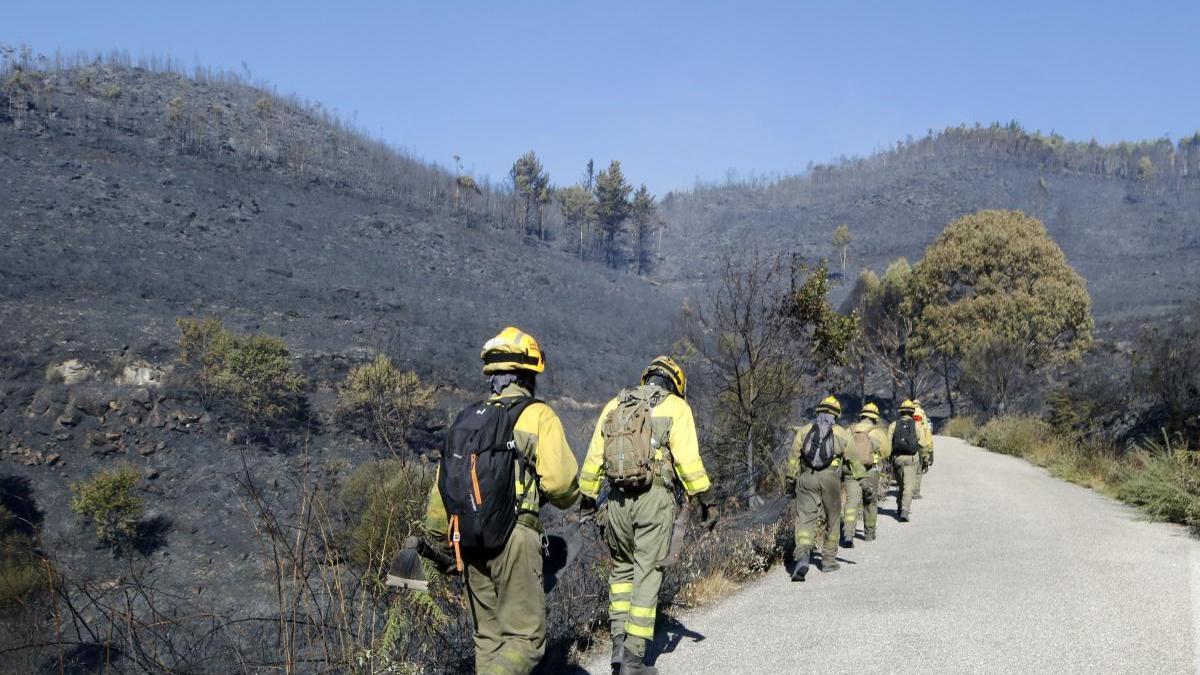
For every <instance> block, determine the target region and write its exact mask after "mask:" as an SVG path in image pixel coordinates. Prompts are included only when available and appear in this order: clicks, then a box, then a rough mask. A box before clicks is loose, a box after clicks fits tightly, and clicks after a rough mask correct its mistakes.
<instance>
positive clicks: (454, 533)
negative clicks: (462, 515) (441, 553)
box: [450, 516, 463, 572]
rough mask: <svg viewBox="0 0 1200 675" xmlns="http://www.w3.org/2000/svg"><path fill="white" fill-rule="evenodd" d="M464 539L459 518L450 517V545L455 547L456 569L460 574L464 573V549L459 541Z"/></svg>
mask: <svg viewBox="0 0 1200 675" xmlns="http://www.w3.org/2000/svg"><path fill="white" fill-rule="evenodd" d="M461 539H462V533H461V532H460V531H459V529H458V516H450V545H451V546H452V547H454V567H455V569H457V570H458V571H459V572H462V571H463V559H462V548H461V547H460V545H459V541H460V540H461Z"/></svg>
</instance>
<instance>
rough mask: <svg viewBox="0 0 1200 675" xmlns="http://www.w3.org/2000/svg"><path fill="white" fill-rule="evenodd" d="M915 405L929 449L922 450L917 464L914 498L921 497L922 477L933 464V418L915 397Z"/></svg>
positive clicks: (914, 417) (915, 413)
mask: <svg viewBox="0 0 1200 675" xmlns="http://www.w3.org/2000/svg"><path fill="white" fill-rule="evenodd" d="M913 405H914V406H915V408H916V409H915V410H914V411H913V419H914V420H916V421H917V422H919V423H920V426H921V434H922V436H923V437H924V439H925V442H926V443H927V444H928V447H927V449H926V450H924V451H923V452H921V456H920V459H919V461H918V466H917V478H916V481H915V485H914V487H913V499H920V498H921V477H922V476H924V475H925V474H926V473H928V472H929V467H931V466H933V420H931V419H929V415H927V414H925V409H924V408H922V407H921V402H920V401H919V400H917V399H913Z"/></svg>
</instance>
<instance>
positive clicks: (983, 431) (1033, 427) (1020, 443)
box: [974, 415, 1052, 457]
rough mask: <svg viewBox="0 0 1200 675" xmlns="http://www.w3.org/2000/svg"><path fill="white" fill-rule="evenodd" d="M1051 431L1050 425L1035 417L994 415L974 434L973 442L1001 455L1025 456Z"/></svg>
mask: <svg viewBox="0 0 1200 675" xmlns="http://www.w3.org/2000/svg"><path fill="white" fill-rule="evenodd" d="M1051 433H1052V429H1051V428H1050V425H1048V424H1046V423H1045V422H1043V421H1041V420H1040V419H1037V418H1036V417H1026V416H1020V415H1017V416H1012V417H996V418H993V419H991V420H988V423H987V424H985V425H983V426H982V427H981V428H980V429H979V431H978V432H977V433H976V434H975V439H974V440H975V444H976V445H979V446H982V447H984V448H987V449H988V450H991V451H992V452H998V453H1000V454H1002V455H1014V456H1017V457H1025V456H1027V455H1028V454H1029V452H1030V450H1031V449H1033V448H1034V447H1035V446H1037V445H1038V444H1040V443H1042V442H1043V441H1044V440H1045V439H1047V438H1049V437H1050V435H1051Z"/></svg>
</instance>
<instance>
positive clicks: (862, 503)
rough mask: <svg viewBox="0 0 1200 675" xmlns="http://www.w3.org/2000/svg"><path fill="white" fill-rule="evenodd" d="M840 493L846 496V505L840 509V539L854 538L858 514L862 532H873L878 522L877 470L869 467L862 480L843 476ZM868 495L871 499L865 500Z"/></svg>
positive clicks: (846, 475) (847, 475)
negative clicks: (861, 521)
mask: <svg viewBox="0 0 1200 675" xmlns="http://www.w3.org/2000/svg"><path fill="white" fill-rule="evenodd" d="M842 491H843V492H844V493H845V494H846V504H845V506H844V507H842V539H853V538H854V531H855V529H856V528H857V527H858V516H859V514H862V519H863V530H864V531H865V532H867V533H871V532H874V531H875V526H876V524H877V523H878V522H879V469H878V468H876V467H871V468H870V469H868V470H867V475H865V476H863V477H862V478H855V477H854V476H852V475H850V474H849V473H845V474H843V475H842ZM868 493H870V495H871V499H867V494H868Z"/></svg>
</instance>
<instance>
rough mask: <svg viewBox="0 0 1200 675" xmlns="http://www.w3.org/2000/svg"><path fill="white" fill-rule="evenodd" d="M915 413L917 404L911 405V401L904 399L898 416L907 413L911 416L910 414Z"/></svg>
mask: <svg viewBox="0 0 1200 675" xmlns="http://www.w3.org/2000/svg"><path fill="white" fill-rule="evenodd" d="M916 411H917V404H916V403H913V402H912V401H909V400H907V399H905V401H904V402H903V403H901V404H900V414H904V413H908V414H910V415H911V414H913V413H915V412H916Z"/></svg>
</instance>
